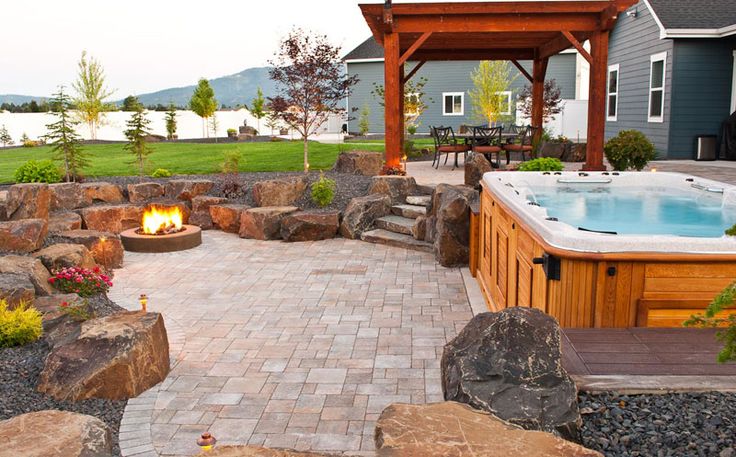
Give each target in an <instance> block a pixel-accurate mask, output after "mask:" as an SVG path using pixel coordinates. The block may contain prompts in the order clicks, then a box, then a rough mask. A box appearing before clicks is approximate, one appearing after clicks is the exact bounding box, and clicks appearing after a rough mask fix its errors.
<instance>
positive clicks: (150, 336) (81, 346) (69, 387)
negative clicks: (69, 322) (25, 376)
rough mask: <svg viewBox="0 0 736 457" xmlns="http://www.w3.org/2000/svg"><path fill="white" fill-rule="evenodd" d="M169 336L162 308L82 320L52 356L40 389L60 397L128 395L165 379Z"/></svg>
mask: <svg viewBox="0 0 736 457" xmlns="http://www.w3.org/2000/svg"><path fill="white" fill-rule="evenodd" d="M169 369H170V367H169V342H168V338H167V335H166V327H165V326H164V320H163V317H162V316H161V314H159V313H142V312H121V313H117V314H113V315H110V316H106V317H102V318H97V319H90V320H88V321H85V322H83V323H82V324H81V328H80V331H79V334H78V336H77V338H76V339H74V340H73V341H71V342H68V343H67V344H62V345H56V346H54V348H53V349H52V350H51V352H50V353H49V355H48V357H47V358H46V363H45V365H44V368H43V371H42V372H41V375H40V378H39V383H38V390H39V392H43V393H46V394H48V395H51V396H52V397H54V398H56V399H57V400H66V401H79V400H84V399H87V398H107V399H110V400H124V399H128V398H132V397H136V396H138V395H140V394H141V393H143V392H144V391H146V390H148V389H149V388H151V387H153V386H154V385H156V384H158V383H159V382H161V381H163V380H164V379H165V378H166V375H167V374H168V373H169Z"/></svg>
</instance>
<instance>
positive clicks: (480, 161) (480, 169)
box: [465, 154, 493, 189]
mask: <svg viewBox="0 0 736 457" xmlns="http://www.w3.org/2000/svg"><path fill="white" fill-rule="evenodd" d="M492 171H493V166H491V162H489V161H488V159H486V158H485V157H484V156H483V154H471V155H470V157H468V160H466V161H465V185H466V186H470V187H472V188H473V189H480V181H481V180H482V179H483V175H484V174H486V173H490V172H492Z"/></svg>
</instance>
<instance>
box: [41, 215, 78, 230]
mask: <svg viewBox="0 0 736 457" xmlns="http://www.w3.org/2000/svg"><path fill="white" fill-rule="evenodd" d="M81 228H82V216H80V215H79V214H77V213H73V212H71V211H64V212H61V213H51V215H50V216H49V233H59V232H66V231H67V230H79V229H81Z"/></svg>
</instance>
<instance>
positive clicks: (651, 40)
mask: <svg viewBox="0 0 736 457" xmlns="http://www.w3.org/2000/svg"><path fill="white" fill-rule="evenodd" d="M637 8H638V11H639V14H638V17H636V18H632V17H628V16H627V15H625V14H621V15H620V16H619V19H618V22H617V23H616V26H615V27H614V29H613V31H612V32H611V38H610V43H609V51H608V52H609V53H608V64H609V65H615V64H618V65H619V66H620V68H619V95H618V97H619V100H618V118H617V120H616V121H615V122H612V121H606V139H609V138H611V137H614V136H616V135H617V134H618V133H619V132H620V131H621V130H631V129H635V130H639V131H641V132H643V133H644V134H645V135H646V136H647V137H648V138H649V139H650V140H651V141H652V142H653V143H654V146H655V147H656V148H657V154H658V155H659V156H660V157H662V158H664V157H668V156H667V154H668V150H669V137H670V133H669V132H670V124H669V122H670V113H671V111H672V110H671V101H672V62H673V60H674V59H673V52H672V50H673V48H674V45H673V41H672V40H661V39H660V38H659V33H660V31H659V27H658V26H657V23H656V22H655V20H654V18H653V17H652V15H651V13H650V12H649V9H648V8H647V7H646V5H644V3H643V2H640V3H639V4H638V5H637ZM665 51H666V52H667V68H666V71H665V100H664V122H662V123H651V122H648V120H647V118H648V112H649V77H650V70H649V65H650V57H651V56H652V55H654V54H658V53H660V52H665Z"/></svg>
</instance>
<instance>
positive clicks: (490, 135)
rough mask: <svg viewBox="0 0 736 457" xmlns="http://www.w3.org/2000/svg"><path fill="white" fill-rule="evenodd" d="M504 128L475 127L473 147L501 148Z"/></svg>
mask: <svg viewBox="0 0 736 457" xmlns="http://www.w3.org/2000/svg"><path fill="white" fill-rule="evenodd" d="M502 131H503V127H473V146H500V145H501V132H502Z"/></svg>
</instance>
